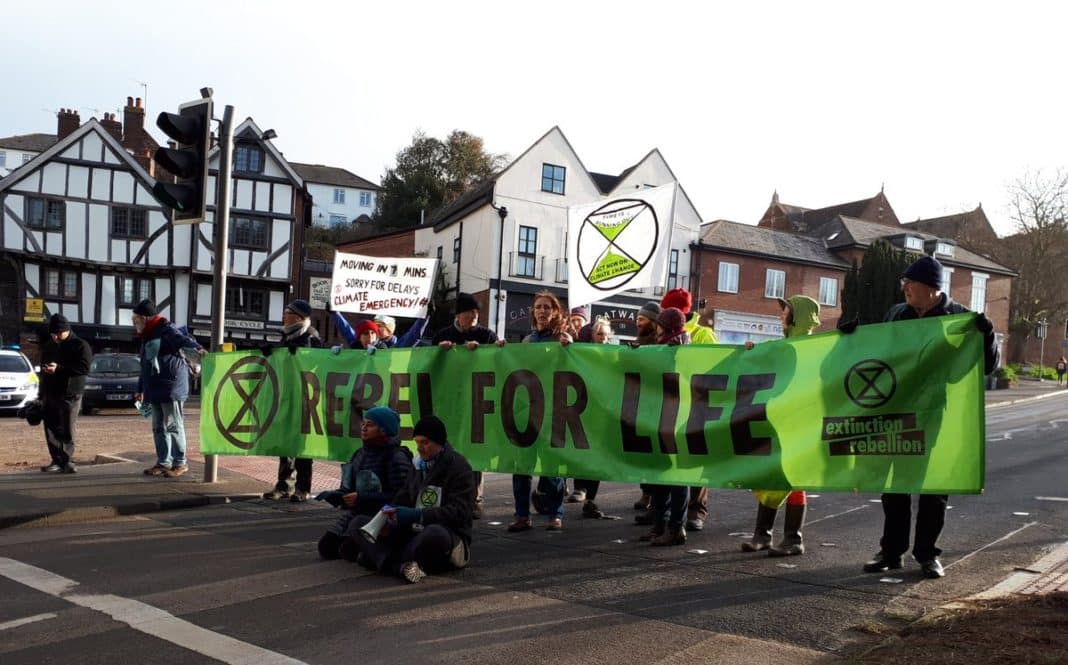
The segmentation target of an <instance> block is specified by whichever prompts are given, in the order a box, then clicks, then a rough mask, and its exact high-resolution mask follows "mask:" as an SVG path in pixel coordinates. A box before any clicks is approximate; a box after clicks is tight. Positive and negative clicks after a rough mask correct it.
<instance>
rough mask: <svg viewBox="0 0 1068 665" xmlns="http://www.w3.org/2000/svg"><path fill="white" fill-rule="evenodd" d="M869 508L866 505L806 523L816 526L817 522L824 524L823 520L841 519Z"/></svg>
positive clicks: (878, 500)
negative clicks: (843, 516)
mask: <svg viewBox="0 0 1068 665" xmlns="http://www.w3.org/2000/svg"><path fill="white" fill-rule="evenodd" d="M876 501H877V502H880V503H881V500H880V499H876ZM867 507H868V505H867V504H864V505H863V506H857V507H856V508H850V509H849V510H843V511H842V512H840V513H835V514H833V515H825V516H823V517H821V518H819V519H818V520H811V521H809V522H806V524H815V523H816V522H822V521H823V520H829V519H831V518H832V517H841V516H842V515H848V514H849V513H852V512H855V511H858V510H863V509H864V508H867Z"/></svg>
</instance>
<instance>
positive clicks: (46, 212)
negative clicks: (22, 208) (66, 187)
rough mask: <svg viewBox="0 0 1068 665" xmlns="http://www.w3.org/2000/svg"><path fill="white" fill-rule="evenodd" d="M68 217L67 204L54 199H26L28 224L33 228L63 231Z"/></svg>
mask: <svg viewBox="0 0 1068 665" xmlns="http://www.w3.org/2000/svg"><path fill="white" fill-rule="evenodd" d="M66 218H67V206H66V204H64V203H63V202H62V201H54V200H52V199H39V198H27V199H26V225H27V226H29V227H30V228H31V229H46V230H49V231H62V230H63V222H64V221H66Z"/></svg>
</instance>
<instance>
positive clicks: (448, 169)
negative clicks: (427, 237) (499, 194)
mask: <svg viewBox="0 0 1068 665" xmlns="http://www.w3.org/2000/svg"><path fill="white" fill-rule="evenodd" d="M507 159H508V157H507V156H506V155H495V154H492V153H488V152H486V149H485V146H484V144H483V142H482V139H481V138H479V137H478V136H475V135H474V134H470V133H468V132H465V131H463V130H459V129H456V130H453V131H452V132H451V133H450V134H449V135H448V136H447V137H446V138H445V140H440V139H437V138H435V137H433V136H427V134H426V133H425V132H423V131H417V132H415V134H414V135H413V136H412V142H411V144H410V145H408V146H406V147H405V148H404V149H402V150H401V151H400V152H398V153H397V163H396V165H395V166H394V167H393V168H391V169H387V170H386V172H385V174H384V175H383V176H382V192H381V193H380V194H379V196H378V207H377V209H376V211H375V222H376V225H377V226H378V227H380V228H392V229H396V228H407V227H411V226H415V225H417V224H418V223H419V220H420V217H421V216H422V215H425V216H426V217H427V218H429V217H430V216H431V215H433V213H434V212H435V211H436V210H438V209H439V208H440V207H442V206H444V205H448V204H449V203H452V202H453V201H455V200H456V199H457V198H459V197H460V196H463V194H464V193H466V192H467V191H469V190H470V189H471V188H472V187H474V186H475V185H476V184H477V183H479V182H480V181H482V180H484V179H486V178H488V177H490V176H491V175H493V173H494V172H495V171H497V170H498V169H500V168H501V167H502V166H503V165H504V164H505V163H506V162H507Z"/></svg>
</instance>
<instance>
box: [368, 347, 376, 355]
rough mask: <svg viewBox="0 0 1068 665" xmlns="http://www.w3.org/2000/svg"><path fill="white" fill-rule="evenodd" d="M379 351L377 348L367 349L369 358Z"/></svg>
mask: <svg viewBox="0 0 1068 665" xmlns="http://www.w3.org/2000/svg"><path fill="white" fill-rule="evenodd" d="M377 351H378V347H377V346H369V347H367V355H369V356H373V355H374V354H375V353H376V352H377Z"/></svg>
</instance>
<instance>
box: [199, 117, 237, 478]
mask: <svg viewBox="0 0 1068 665" xmlns="http://www.w3.org/2000/svg"><path fill="white" fill-rule="evenodd" d="M233 145H234V107H233V106H230V105H227V106H226V108H225V109H224V110H223V118H222V124H221V125H220V126H219V174H218V175H217V176H216V177H215V265H214V266H213V268H214V283H213V285H212V288H213V289H214V290H213V291H212V299H211V347H212V350H213V351H221V350H222V344H223V335H224V333H225V329H226V272H227V268H228V267H229V263H230V261H229V260H228V256H227V255H228V254H229V247H228V245H229V234H230V172H231V160H232V158H233ZM201 408H203V407H201ZM218 477H219V457H218V456H217V455H205V456H204V482H206V483H214V482H216V481H217V480H218Z"/></svg>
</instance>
